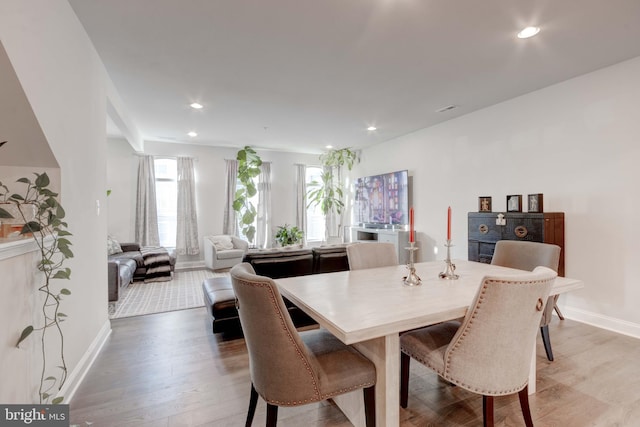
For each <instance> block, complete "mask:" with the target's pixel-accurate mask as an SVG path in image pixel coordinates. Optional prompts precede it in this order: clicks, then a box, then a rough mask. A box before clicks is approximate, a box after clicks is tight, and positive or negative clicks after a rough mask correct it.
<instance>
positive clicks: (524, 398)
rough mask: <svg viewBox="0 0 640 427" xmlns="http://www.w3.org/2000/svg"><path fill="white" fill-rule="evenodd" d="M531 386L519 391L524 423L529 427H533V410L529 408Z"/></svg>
mask: <svg viewBox="0 0 640 427" xmlns="http://www.w3.org/2000/svg"><path fill="white" fill-rule="evenodd" d="M528 390H529V386H525V387H524V388H523V389H522V390H520V391H519V392H518V397H519V398H520V408H522V416H523V417H524V423H525V424H526V425H527V427H533V420H532V419H531V410H530V409H529V391H528Z"/></svg>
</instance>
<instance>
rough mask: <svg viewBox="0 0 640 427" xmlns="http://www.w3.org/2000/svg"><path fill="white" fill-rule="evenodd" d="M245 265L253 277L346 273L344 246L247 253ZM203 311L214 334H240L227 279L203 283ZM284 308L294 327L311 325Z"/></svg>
mask: <svg viewBox="0 0 640 427" xmlns="http://www.w3.org/2000/svg"><path fill="white" fill-rule="evenodd" d="M243 261H244V262H248V263H250V264H251V265H252V266H253V269H254V270H255V271H256V274H258V275H260V276H266V277H270V278H272V279H280V278H284V277H293V276H304V275H308V274H318V273H331V272H335V271H344V270H348V269H349V261H348V259H347V250H346V245H345V244H337V245H328V246H320V247H315V248H277V249H266V250H257V251H252V250H250V251H249V252H247V254H246V255H245V256H244V259H243ZM202 290H203V292H204V300H205V307H206V308H207V310H208V312H209V316H210V317H211V320H212V326H213V333H225V334H230V335H237V334H239V333H241V331H242V330H241V328H240V319H239V317H238V311H237V310H236V307H235V294H234V293H233V287H232V286H231V278H230V277H216V278H211V279H205V281H204V282H203V283H202ZM285 304H286V306H287V309H288V310H289V314H290V315H291V319H292V320H293V323H294V325H296V327H302V326H308V325H312V324H314V323H315V322H314V320H313V319H311V318H310V317H309V316H307V314H305V313H304V312H303V311H302V310H300V309H299V308H298V307H296V306H295V305H294V304H293V303H291V302H290V301H288V300H286V298H285Z"/></svg>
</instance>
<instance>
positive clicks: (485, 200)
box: [478, 196, 491, 212]
mask: <svg viewBox="0 0 640 427" xmlns="http://www.w3.org/2000/svg"><path fill="white" fill-rule="evenodd" d="M478 212H491V197H489V196H482V197H478Z"/></svg>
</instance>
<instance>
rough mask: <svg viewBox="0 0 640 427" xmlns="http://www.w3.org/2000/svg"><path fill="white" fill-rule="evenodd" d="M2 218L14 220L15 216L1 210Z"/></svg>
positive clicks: (0, 215)
mask: <svg viewBox="0 0 640 427" xmlns="http://www.w3.org/2000/svg"><path fill="white" fill-rule="evenodd" d="M0 218H13V215H11V214H10V213H9V212H7V211H5V210H4V209H2V208H0Z"/></svg>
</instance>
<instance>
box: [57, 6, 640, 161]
mask: <svg viewBox="0 0 640 427" xmlns="http://www.w3.org/2000/svg"><path fill="white" fill-rule="evenodd" d="M69 2H70V4H71V5H72V7H73V9H74V10H75V12H76V13H77V15H78V17H79V18H80V21H81V22H82V23H83V25H84V27H85V28H86V30H87V32H88V34H89V36H90V37H91V39H92V40H93V43H94V44H95V46H96V49H97V51H98V53H99V54H100V56H101V57H102V60H103V61H104V63H105V66H106V68H107V70H108V72H109V75H110V76H111V78H112V80H113V82H114V84H115V86H116V88H117V90H118V92H119V93H120V95H121V97H122V99H123V101H124V103H125V105H126V108H127V109H128V112H129V114H130V115H131V118H132V119H133V121H134V122H135V123H136V125H137V126H138V127H139V130H140V131H141V133H142V134H143V136H144V138H145V139H147V140H161V141H175V142H181V141H188V142H194V143H198V144H206V145H215V146H243V145H252V146H254V147H258V148H271V149H276V150H285V151H302V152H320V151H322V150H324V146H325V145H327V144H332V145H334V146H336V147H338V148H341V147H347V146H348V147H354V148H360V147H364V146H368V145H372V144H376V143H379V142H382V141H386V140H389V139H391V138H394V137H397V136H400V135H403V134H406V133H409V132H412V131H415V130H418V129H421V128H424V127H428V126H431V125H434V124H436V123H439V122H442V121H445V120H449V119H451V118H454V117H457V116H460V115H463V114H467V113H470V112H472V111H474V110H477V109H480V108H483V107H486V106H488V105H492V104H495V103H498V102H501V101H503V100H506V99H510V98H513V97H516V96H519V95H522V94H525V93H528V92H531V91H534V90H537V89H540V88H542V87H545V86H549V85H551V84H554V83H557V82H560V81H563V80H566V79H569V78H571V77H575V76H577V75H580V74H584V73H587V72H590V71H593V70H597V69H599V68H602V67H606V66H608V65H611V64H614V63H617V62H620V61H623V60H626V59H629V58H633V57H636V56H639V55H640V43H639V42H638V41H639V40H640V1H638V0H606V1H603V0H536V1H531V0H480V1H479V0H182V1H179V0H135V1H131V0H109V1H104V0H69ZM528 25H537V26H540V27H541V29H542V31H541V32H540V34H539V35H538V36H536V37H534V38H532V39H528V40H520V39H517V38H516V37H515V35H516V33H517V32H518V31H519V30H520V29H522V28H523V27H525V26H528ZM193 101H198V102H200V103H202V104H204V105H205V108H204V109H203V110H201V111H195V110H192V109H191V108H189V106H188V104H189V103H191V102H193ZM451 104H453V105H457V106H458V108H456V109H454V110H451V111H447V112H444V113H437V112H436V110H438V109H440V108H442V107H445V106H447V105H451ZM370 125H374V126H377V127H378V130H377V131H375V132H369V131H367V130H366V128H367V127H368V126H370ZM190 130H195V131H196V132H198V134H199V136H198V137H196V138H189V137H188V136H186V133H187V132H188V131H190Z"/></svg>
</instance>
